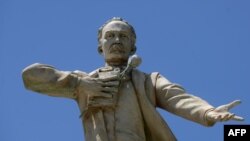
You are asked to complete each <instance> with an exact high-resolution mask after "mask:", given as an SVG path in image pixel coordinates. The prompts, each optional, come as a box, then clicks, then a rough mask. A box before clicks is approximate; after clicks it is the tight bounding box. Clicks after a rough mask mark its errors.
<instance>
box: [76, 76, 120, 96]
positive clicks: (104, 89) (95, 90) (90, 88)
mask: <svg viewBox="0 0 250 141" xmlns="http://www.w3.org/2000/svg"><path fill="white" fill-rule="evenodd" d="M118 87H119V80H118V77H117V76H111V77H108V78H92V77H89V76H86V77H83V78H80V84H79V87H78V88H79V90H80V93H81V91H84V93H86V94H88V96H89V97H92V98H112V96H113V95H114V94H116V93H117V92H118Z"/></svg>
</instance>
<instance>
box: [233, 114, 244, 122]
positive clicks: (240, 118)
mask: <svg viewBox="0 0 250 141" xmlns="http://www.w3.org/2000/svg"><path fill="white" fill-rule="evenodd" d="M232 120H236V121H244V118H243V117H240V116H236V115H235V116H233V118H232Z"/></svg>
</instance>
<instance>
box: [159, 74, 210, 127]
mask: <svg viewBox="0 0 250 141" xmlns="http://www.w3.org/2000/svg"><path fill="white" fill-rule="evenodd" d="M155 85H156V86H155V88H156V104H157V106H159V107H160V108H163V109H165V110H167V111H169V112H171V113H173V114H176V115H178V116H181V117H183V118H185V119H188V120H191V121H194V122H197V123H200V124H202V125H204V126H212V125H213V124H214V123H209V122H208V121H207V120H206V118H205V115H206V113H207V112H208V111H209V110H211V109H213V108H214V107H213V106H211V105H210V104H208V103H207V102H206V101H204V100H202V99H201V98H199V97H196V96H193V95H191V94H187V93H186V91H185V90H184V89H183V88H182V87H181V86H180V85H177V84H173V83H171V82H170V81H168V80H167V79H166V78H164V77H163V76H161V75H158V76H157V78H156V83H155Z"/></svg>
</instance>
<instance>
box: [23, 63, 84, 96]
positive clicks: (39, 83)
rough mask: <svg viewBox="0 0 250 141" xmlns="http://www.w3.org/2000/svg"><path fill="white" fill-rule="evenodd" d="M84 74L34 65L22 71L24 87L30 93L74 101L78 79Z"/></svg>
mask: <svg viewBox="0 0 250 141" xmlns="http://www.w3.org/2000/svg"><path fill="white" fill-rule="evenodd" d="M83 75H87V74H85V73H83V72H82V73H79V72H67V71H59V70H57V69H55V68H54V67H52V66H49V65H44V64H39V63H35V64H32V65H30V66H28V67H27V68H25V69H24V70H23V73H22V77H23V82H24V86H25V87H26V88H27V89H29V90H32V91H35V92H38V93H42V94H47V95H50V96H56V97H66V98H72V99H75V98H76V97H77V95H76V92H75V90H76V87H77V85H78V78H79V77H82V76H83Z"/></svg>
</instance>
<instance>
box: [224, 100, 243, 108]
mask: <svg viewBox="0 0 250 141" xmlns="http://www.w3.org/2000/svg"><path fill="white" fill-rule="evenodd" d="M240 103H241V101H240V100H235V101H233V102H231V103H229V104H227V105H226V106H227V107H228V110H230V109H232V108H233V107H235V106H237V105H239V104H240Z"/></svg>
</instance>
